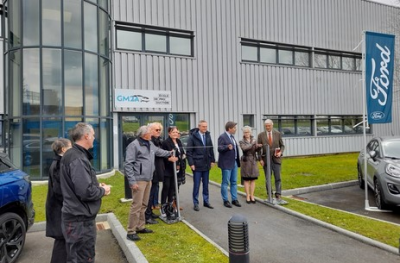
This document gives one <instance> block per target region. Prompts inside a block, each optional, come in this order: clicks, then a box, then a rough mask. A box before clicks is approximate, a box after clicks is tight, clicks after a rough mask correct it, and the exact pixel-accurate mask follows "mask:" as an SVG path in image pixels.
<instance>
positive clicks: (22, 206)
mask: <svg viewBox="0 0 400 263" xmlns="http://www.w3.org/2000/svg"><path fill="white" fill-rule="evenodd" d="M34 217H35V210H34V209H33V203H32V185H31V182H30V180H29V175H27V174H26V173H25V172H23V171H21V170H19V169H17V168H16V167H15V166H14V165H13V164H12V163H11V162H10V160H9V159H8V158H7V156H6V155H5V154H4V153H0V262H7V263H13V262H16V261H17V259H18V256H19V255H20V254H21V251H22V249H23V247H24V244H25V237H26V232H27V230H28V228H29V227H30V226H32V224H33V222H34Z"/></svg>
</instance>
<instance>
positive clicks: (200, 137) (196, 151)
mask: <svg viewBox="0 0 400 263" xmlns="http://www.w3.org/2000/svg"><path fill="white" fill-rule="evenodd" d="M207 128H208V125H207V122H206V121H204V120H201V121H200V122H199V125H198V128H197V129H192V130H191V131H190V136H189V139H188V142H187V146H186V147H187V148H186V156H187V160H188V163H189V166H190V168H191V169H192V171H193V205H194V207H193V209H194V211H199V210H200V208H199V200H198V196H199V189H200V181H202V182H203V205H204V206H205V207H208V208H210V209H213V207H212V206H211V204H210V201H209V195H208V181H209V176H210V169H211V166H213V165H214V163H215V157H214V148H213V144H212V141H211V136H210V132H208V131H207Z"/></svg>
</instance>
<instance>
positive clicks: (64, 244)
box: [46, 123, 110, 263]
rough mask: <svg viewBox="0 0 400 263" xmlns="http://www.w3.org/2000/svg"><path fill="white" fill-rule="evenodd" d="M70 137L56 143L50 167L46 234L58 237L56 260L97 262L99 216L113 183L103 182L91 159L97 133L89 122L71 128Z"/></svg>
mask: <svg viewBox="0 0 400 263" xmlns="http://www.w3.org/2000/svg"><path fill="white" fill-rule="evenodd" d="M70 137H71V139H72V141H73V144H72V142H71V141H70V140H68V139H64V138H60V139H58V140H56V141H54V143H53V144H52V149H53V151H54V153H55V158H54V160H53V162H52V164H51V166H50V169H49V180H48V185H49V187H48V194H47V201H46V221H47V222H46V236H48V237H52V238H54V246H53V252H52V257H51V262H52V263H56V262H57V263H62V262H94V261H95V243H96V233H97V232H96V222H95V218H96V216H97V213H98V212H99V210H100V206H101V199H102V198H103V197H104V196H107V195H109V194H110V186H109V185H106V184H104V183H101V184H100V183H99V182H98V181H97V177H96V171H95V169H94V168H93V167H92V165H91V163H90V160H91V159H93V156H92V154H91V153H90V152H89V149H91V148H93V142H94V139H95V132H94V129H93V127H92V126H91V125H90V124H87V123H78V124H76V125H75V127H74V128H73V129H72V130H71V131H70Z"/></svg>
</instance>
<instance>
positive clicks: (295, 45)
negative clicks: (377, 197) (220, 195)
mask: <svg viewBox="0 0 400 263" xmlns="http://www.w3.org/2000/svg"><path fill="white" fill-rule="evenodd" d="M2 2H3V5H2V18H3V19H2V24H3V25H4V27H2V28H3V31H2V41H3V43H4V45H2V47H3V54H4V55H3V57H2V59H3V60H4V63H3V64H2V65H4V70H3V71H2V72H4V76H2V77H3V78H4V80H3V83H4V91H3V93H2V94H1V93H0V94H1V95H2V96H3V101H4V105H3V107H2V109H1V112H0V116H1V122H0V123H1V125H2V131H3V134H2V145H3V148H4V150H5V151H6V152H8V153H9V155H10V157H11V159H12V160H13V162H14V163H16V164H17V165H19V166H21V167H23V169H24V170H25V171H27V172H29V173H30V174H31V175H33V179H40V178H45V177H47V173H46V169H47V165H48V160H49V157H48V154H49V153H48V145H50V144H51V142H52V139H54V138H56V137H60V136H61V137H65V136H67V134H68V130H69V129H70V128H71V127H72V126H73V125H74V124H75V123H77V122H79V121H87V122H90V123H91V124H93V126H94V127H95V131H96V144H95V147H94V149H93V154H94V162H93V163H94V166H95V168H96V169H97V171H99V172H104V171H107V170H110V169H113V168H119V167H121V166H122V164H123V158H124V148H125V147H126V144H127V142H129V141H130V140H131V139H132V138H134V136H135V131H136V129H137V128H138V127H139V126H140V125H144V124H146V123H148V122H152V121H160V122H161V123H163V125H164V126H165V127H168V126H171V125H176V126H178V128H179V129H180V130H181V132H182V140H186V138H187V136H188V132H189V130H190V129H191V128H194V127H196V126H197V122H198V121H199V120H201V119H205V120H207V121H208V123H209V130H210V132H211V135H212V138H213V141H214V144H216V142H217V138H218V136H219V134H220V133H222V132H223V131H224V124H225V123H226V121H228V120H232V121H236V122H237V123H238V127H239V128H240V127H242V126H244V125H250V126H252V127H254V135H256V134H257V133H259V132H260V131H262V130H263V119H265V118H271V119H273V120H274V123H275V125H274V127H275V128H278V129H279V130H281V131H282V132H283V133H284V140H285V144H286V145H287V150H286V155H287V156H296V155H310V154H325V153H336V152H353V151H358V150H359V149H360V148H361V147H362V144H363V140H362V138H363V135H362V133H363V129H362V125H359V124H360V123H361V122H362V120H363V95H362V86H361V83H362V82H361V81H360V80H361V79H362V44H361V42H362V39H363V31H375V32H382V33H389V34H396V35H398V32H399V31H400V30H399V28H396V26H397V25H398V24H399V17H400V9H399V8H396V7H392V6H386V5H382V4H377V3H374V2H370V1H364V0H204V1H203V0H201V1H200V0H197V1H196V0H188V1H182V0H170V1H165V0H129V1H126V0H114V1H108V0H68V1H66V0H7V1H4V0H3V1H2ZM396 21H397V22H396ZM399 47H400V46H399V39H398V38H397V39H396V49H397V50H399V49H398V48H399ZM396 54H397V58H399V52H397V53H396ZM397 60H398V59H397ZM398 76H399V70H398V67H397V69H396V77H395V80H396V81H395V87H394V91H395V95H394V101H393V120H394V121H393V123H391V124H386V125H374V126H373V127H370V128H369V129H368V130H367V131H368V137H371V136H373V135H377V134H378V135H386V134H396V135H398V134H399V132H400V123H399V121H398V119H399V101H398V100H399V96H398V92H399V77H398ZM241 136H242V132H241V130H240V129H239V131H238V134H237V137H238V138H240V137H241Z"/></svg>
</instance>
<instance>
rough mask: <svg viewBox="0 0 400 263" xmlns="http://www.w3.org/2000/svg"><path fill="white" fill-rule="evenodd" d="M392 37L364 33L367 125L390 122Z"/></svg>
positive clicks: (392, 62) (392, 69)
mask: <svg viewBox="0 0 400 263" xmlns="http://www.w3.org/2000/svg"><path fill="white" fill-rule="evenodd" d="M394 45H395V42H394V35H388V34H381V33H375V32H365V47H366V49H365V84H366V95H367V98H366V99H367V112H368V114H367V116H368V123H390V122H392V97H393V96H392V94H393V74H394Z"/></svg>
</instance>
